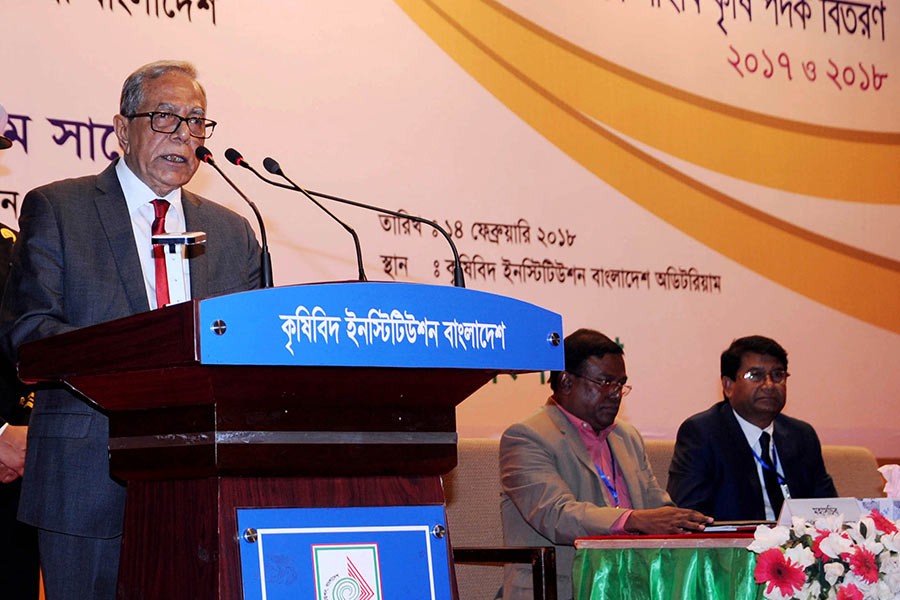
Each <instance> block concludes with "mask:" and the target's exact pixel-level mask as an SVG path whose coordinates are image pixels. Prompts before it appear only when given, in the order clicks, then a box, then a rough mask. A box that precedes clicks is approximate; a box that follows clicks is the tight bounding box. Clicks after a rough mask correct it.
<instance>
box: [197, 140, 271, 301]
mask: <svg viewBox="0 0 900 600" xmlns="http://www.w3.org/2000/svg"><path fill="white" fill-rule="evenodd" d="M194 154H196V155H197V158H199V159H200V161H201V162H205V163H206V164H208V165H211V166H212V168H214V169H215V170H216V171H218V173H219V175H221V176H222V179H224V180H225V181H226V182H227V183H228V185H230V186H231V189H233V190H234V191H235V192H237V193H238V196H240V197H241V198H243V200H244V202H246V203H247V204H249V205H250V208H252V209H253V214H255V215H256V221H257V222H258V223H259V235H260V237H261V238H262V255H261V257H260V260H261V264H260V266H261V277H262V287H264V288H270V287H272V257H271V256H270V255H269V242H268V241H266V226H265V224H264V223H263V218H262V215H261V214H259V209H257V208H256V205H255V204H253V202H252V201H251V200H250V198H248V197H247V196H246V195H244V192H242V191H241V190H239V189H238V186H236V185H234V182H233V181H231V180H230V179H229V178H228V175H226V174H225V173H223V172H222V169H220V168H219V165H217V164H216V161H214V160H213V158H212V152H210V151H209V148H207V147H206V146H200V147H199V148H197V150H196V152H194Z"/></svg>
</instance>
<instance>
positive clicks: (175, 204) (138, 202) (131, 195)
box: [116, 158, 184, 229]
mask: <svg viewBox="0 0 900 600" xmlns="http://www.w3.org/2000/svg"><path fill="white" fill-rule="evenodd" d="M116 175H117V176H118V177H119V185H121V186H122V193H123V194H125V203H126V204H127V205H128V214H130V215H131V216H132V219H134V216H135V215H136V214H138V211H139V210H140V209H141V207H142V206H143V205H145V204H148V203H150V202H151V201H153V200H156V199H157V198H159V196H158V195H157V194H156V192H154V191H153V190H151V189H150V186H148V185H147V184H146V183H144V182H143V181H141V180H140V179H139V178H138V176H137V175H135V174H134V171H132V170H131V169H130V168H129V167H128V165H127V164H125V159H124V158H120V159H119V162H118V163H116ZM163 200H168V201H169V204H171V206H170V207H169V210H170V211H171V210H172V209H174V210H175V212H176V214H177V215H179V217H178V220H180V221H182V222H183V221H184V217H183V216H182V215H184V210H182V208H181V188H180V187H178V188H175V189H174V190H172V191H171V192H169V193H168V194H166V195H165V196H163ZM167 229H168V228H167Z"/></svg>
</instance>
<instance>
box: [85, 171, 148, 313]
mask: <svg viewBox="0 0 900 600" xmlns="http://www.w3.org/2000/svg"><path fill="white" fill-rule="evenodd" d="M115 165H116V163H112V164H111V165H110V166H108V167H107V168H106V169H104V170H103V172H102V173H100V175H98V176H97V196H96V197H95V198H94V207H95V209H96V211H97V215H98V218H99V220H100V225H101V227H102V228H103V233H104V235H105V236H106V239H107V241H108V243H109V247H110V252H111V253H112V256H113V259H114V260H115V262H116V269H117V271H118V272H119V278H120V279H121V281H122V286H123V287H124V288H125V295H126V297H127V298H128V304H129V306H130V308H131V311H132V312H134V313H139V312H146V311H148V310H150V301H149V300H148V299H147V288H146V286H145V285H144V277H143V270H142V269H141V260H140V257H138V253H137V245H136V243H135V241H134V230H133V229H132V227H131V215H129V214H128V205H127V204H126V203H125V194H124V193H122V186H121V185H120V184H119V178H118V177H117V176H116V168H115ZM135 274H137V276H135Z"/></svg>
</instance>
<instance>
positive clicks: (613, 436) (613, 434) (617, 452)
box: [607, 426, 645, 506]
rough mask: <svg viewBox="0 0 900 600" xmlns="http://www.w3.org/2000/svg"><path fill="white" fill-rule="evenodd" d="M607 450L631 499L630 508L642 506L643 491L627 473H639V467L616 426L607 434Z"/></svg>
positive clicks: (638, 483)
mask: <svg viewBox="0 0 900 600" xmlns="http://www.w3.org/2000/svg"><path fill="white" fill-rule="evenodd" d="M607 439H608V440H609V449H610V451H611V452H612V458H613V460H614V461H615V463H616V465H618V468H619V474H620V477H621V478H622V480H623V481H625V487H627V488H628V496H629V497H630V498H631V505H632V506H644V504H645V503H644V490H643V489H642V488H641V486H640V482H638V481H634V480H633V478H631V477H628V476H627V475H628V474H629V473H639V472H640V471H641V468H640V466H639V465H638V464H637V462H636V461H635V457H634V456H632V455H631V453H630V452H629V451H628V448H627V447H626V446H625V441H624V440H623V439H622V432H621V430H620V429H619V427H618V426H617V427H616V428H615V429H613V430H612V431H610V432H609V437H608V438H607Z"/></svg>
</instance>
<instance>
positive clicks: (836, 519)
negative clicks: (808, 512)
mask: <svg viewBox="0 0 900 600" xmlns="http://www.w3.org/2000/svg"><path fill="white" fill-rule="evenodd" d="M815 526H816V529H818V530H819V531H843V530H844V515H842V514H841V515H833V516H830V517H821V518H819V519H816V522H815Z"/></svg>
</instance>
